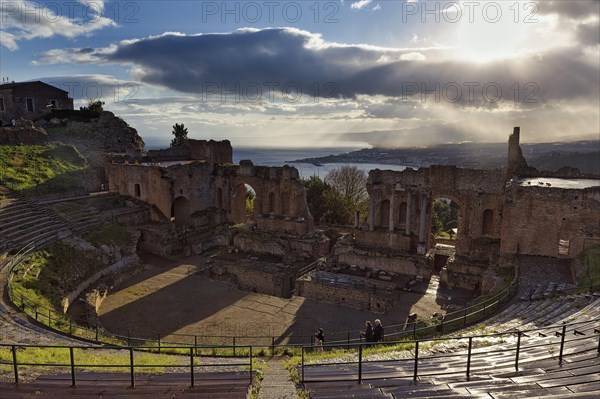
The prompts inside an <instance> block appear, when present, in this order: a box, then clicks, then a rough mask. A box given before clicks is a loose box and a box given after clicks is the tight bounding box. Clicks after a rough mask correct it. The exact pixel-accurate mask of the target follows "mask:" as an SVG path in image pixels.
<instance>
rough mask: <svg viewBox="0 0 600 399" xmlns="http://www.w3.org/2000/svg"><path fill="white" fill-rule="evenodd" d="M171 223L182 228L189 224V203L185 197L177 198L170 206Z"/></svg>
mask: <svg viewBox="0 0 600 399" xmlns="http://www.w3.org/2000/svg"><path fill="white" fill-rule="evenodd" d="M171 221H173V222H175V224H176V225H178V226H184V225H187V224H189V222H190V201H189V200H188V199H187V198H185V197H177V198H175V201H173V205H171Z"/></svg>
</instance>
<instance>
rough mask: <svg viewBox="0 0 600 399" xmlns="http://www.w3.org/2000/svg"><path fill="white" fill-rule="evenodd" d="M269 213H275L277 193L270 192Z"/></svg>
mask: <svg viewBox="0 0 600 399" xmlns="http://www.w3.org/2000/svg"><path fill="white" fill-rule="evenodd" d="M268 213H275V193H274V192H272V191H271V192H269V201H268Z"/></svg>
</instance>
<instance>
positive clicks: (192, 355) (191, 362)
mask: <svg viewBox="0 0 600 399" xmlns="http://www.w3.org/2000/svg"><path fill="white" fill-rule="evenodd" d="M190 379H191V381H190V383H191V385H190V386H192V387H193V386H194V348H190Z"/></svg>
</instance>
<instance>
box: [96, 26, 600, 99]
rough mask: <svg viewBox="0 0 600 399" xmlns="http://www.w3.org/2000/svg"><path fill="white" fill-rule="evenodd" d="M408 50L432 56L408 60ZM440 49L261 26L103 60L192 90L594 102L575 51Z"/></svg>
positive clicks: (148, 46) (130, 46) (589, 68)
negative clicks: (490, 54) (490, 57)
mask: <svg viewBox="0 0 600 399" xmlns="http://www.w3.org/2000/svg"><path fill="white" fill-rule="evenodd" d="M585 33H586V35H585V36H586V37H587V32H585ZM437 51H438V52H439V51H441V50H437ZM411 53H412V54H413V55H414V53H419V54H421V55H424V56H425V57H426V59H425V60H422V59H421V60H412V59H411V57H410V55H411ZM437 55H439V53H438V54H436V51H428V50H423V51H421V52H419V50H398V49H384V48H376V47H368V46H360V45H340V44H335V43H327V42H324V41H323V40H322V39H321V38H320V36H318V35H315V34H311V33H309V32H305V31H298V30H295V29H263V30H243V31H236V32H234V33H229V34H204V35H195V36H184V35H172V34H166V35H163V36H160V37H153V38H147V39H141V40H137V41H133V42H125V43H122V44H120V45H119V46H118V47H117V48H116V50H115V51H114V52H110V53H107V54H106V55H105V57H107V60H108V61H109V62H120V63H131V64H134V65H135V66H136V67H137V68H136V70H137V76H136V78H138V79H140V80H141V81H143V82H145V83H149V84H154V85H160V86H165V87H168V88H171V89H175V90H178V91H180V92H187V93H196V94H207V93H209V94H210V93H214V92H216V91H219V92H221V91H222V90H225V91H241V92H242V94H243V92H244V90H247V92H246V94H248V92H249V93H250V95H252V93H253V92H254V90H255V89H256V88H257V87H261V88H262V90H264V91H266V90H267V89H268V88H270V87H275V88H276V89H278V90H281V88H286V89H287V90H288V91H291V92H293V91H294V90H295V89H296V88H299V90H300V91H301V93H302V94H304V95H309V96H316V97H345V98H354V97H355V96H357V95H361V94H365V95H385V96H392V97H405V98H415V97H417V98H418V97H421V98H424V97H426V99H427V100H428V101H439V102H450V103H457V104H463V105H473V106H484V107H495V106H497V105H498V104H500V103H502V101H510V102H515V101H516V102H519V103H520V104H521V105H524V106H532V105H533V106H535V104H538V103H543V102H548V101H552V100H554V99H560V100H568V99H573V98H586V97H592V98H594V99H595V98H597V87H598V84H599V78H598V65H597V63H594V62H590V61H588V60H586V59H585V58H584V55H583V53H582V52H581V50H580V49H579V48H577V47H569V48H559V49H556V50H554V51H551V52H548V53H545V54H541V55H540V54H537V55H531V56H521V57H518V58H514V59H505V60H499V61H495V62H489V63H485V64H476V63H472V62H468V61H460V60H459V61H456V60H452V61H437V60H436V58H438V59H439V57H437ZM419 58H423V57H419ZM238 94H239V93H238ZM498 99H499V100H500V101H498V102H496V101H494V100H498ZM490 100H491V101H490Z"/></svg>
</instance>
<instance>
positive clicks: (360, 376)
mask: <svg viewBox="0 0 600 399" xmlns="http://www.w3.org/2000/svg"><path fill="white" fill-rule="evenodd" d="M362 352H363V346H362V344H361V345H360V346H359V347H358V383H359V384H362Z"/></svg>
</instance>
